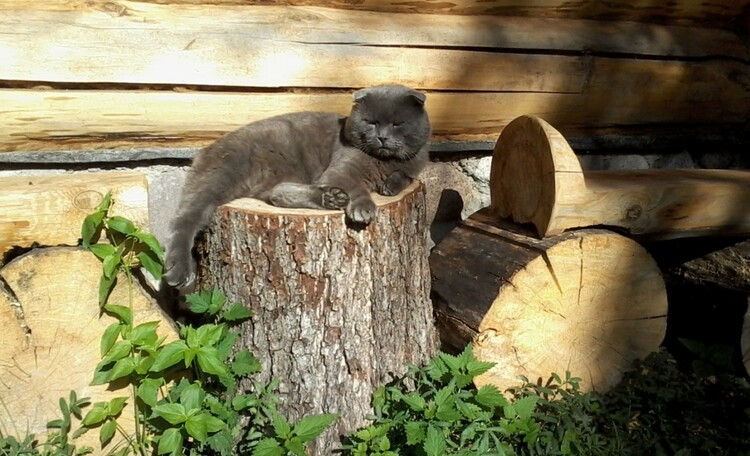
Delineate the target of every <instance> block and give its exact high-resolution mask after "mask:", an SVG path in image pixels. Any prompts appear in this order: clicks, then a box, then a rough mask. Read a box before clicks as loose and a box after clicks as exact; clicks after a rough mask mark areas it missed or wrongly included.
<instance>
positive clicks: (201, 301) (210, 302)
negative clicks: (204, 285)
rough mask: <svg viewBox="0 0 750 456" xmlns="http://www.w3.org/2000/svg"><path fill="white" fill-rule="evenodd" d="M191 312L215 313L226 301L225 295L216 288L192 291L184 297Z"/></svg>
mask: <svg viewBox="0 0 750 456" xmlns="http://www.w3.org/2000/svg"><path fill="white" fill-rule="evenodd" d="M185 301H186V302H187V303H188V306H189V308H190V310H191V311H192V312H195V313H207V314H209V315H216V314H217V313H218V312H219V311H220V310H221V309H222V308H223V307H224V304H226V302H227V298H226V296H224V294H223V293H222V292H221V291H219V290H218V289H216V288H212V289H210V290H204V291H201V292H200V293H193V294H190V295H187V296H186V297H185Z"/></svg>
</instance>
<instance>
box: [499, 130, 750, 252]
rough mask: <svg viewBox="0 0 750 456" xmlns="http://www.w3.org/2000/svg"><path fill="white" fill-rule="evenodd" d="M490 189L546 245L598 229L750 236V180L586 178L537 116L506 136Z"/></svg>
mask: <svg viewBox="0 0 750 456" xmlns="http://www.w3.org/2000/svg"><path fill="white" fill-rule="evenodd" d="M490 181H491V183H490V193H491V199H492V203H491V207H492V211H493V212H494V213H495V214H496V215H497V216H499V217H509V218H511V219H512V220H513V221H515V222H517V223H531V224H533V225H534V226H535V227H536V231H537V234H538V235H539V236H542V237H544V236H553V235H556V234H559V233H562V232H563V231H565V230H567V229H571V228H581V227H591V226H608V227H617V228H621V229H624V230H626V231H628V232H629V233H631V234H633V235H644V236H648V237H650V238H653V239H656V238H659V239H670V238H679V237H695V236H706V235H747V234H750V213H748V211H747V208H748V207H750V172H748V171H736V170H708V169H649V170H623V171H590V172H585V173H584V172H583V170H582V169H581V165H580V163H579V162H578V158H577V157H576V155H575V153H574V152H573V150H572V149H571V148H570V145H569V144H568V143H567V141H566V140H565V138H564V137H563V135H562V134H560V132H559V131H557V130H556V129H555V128H553V127H552V126H551V125H550V124H549V123H548V122H547V121H545V120H543V119H542V118H539V117H536V116H521V117H519V118H518V119H515V120H514V121H513V122H511V123H510V124H509V125H508V127H507V128H505V130H503V133H502V134H501V135H500V138H499V139H498V141H497V144H496V146H495V150H494V152H493V158H492V170H491V176H490Z"/></svg>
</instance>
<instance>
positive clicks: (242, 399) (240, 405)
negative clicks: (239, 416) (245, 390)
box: [232, 394, 260, 412]
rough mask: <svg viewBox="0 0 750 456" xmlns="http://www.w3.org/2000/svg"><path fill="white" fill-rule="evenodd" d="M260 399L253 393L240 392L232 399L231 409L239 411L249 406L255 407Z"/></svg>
mask: <svg viewBox="0 0 750 456" xmlns="http://www.w3.org/2000/svg"><path fill="white" fill-rule="evenodd" d="M258 403H260V399H258V397H257V396H255V395H254V394H242V395H239V396H237V397H235V398H234V399H232V410H234V411H235V412H239V411H241V410H244V409H246V408H249V407H255V406H256V405H258Z"/></svg>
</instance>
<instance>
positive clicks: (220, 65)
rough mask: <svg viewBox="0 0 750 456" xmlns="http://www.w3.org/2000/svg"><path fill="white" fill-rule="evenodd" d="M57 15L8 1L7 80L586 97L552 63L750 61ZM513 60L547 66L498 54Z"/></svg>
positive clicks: (104, 6) (467, 19)
mask: <svg viewBox="0 0 750 456" xmlns="http://www.w3.org/2000/svg"><path fill="white" fill-rule="evenodd" d="M53 5H57V6H58V7H59V8H58V9H44V7H38V5H36V4H34V5H30V4H26V5H24V2H20V4H19V3H18V2H14V1H11V0H0V30H11V31H12V32H10V33H3V34H0V56H2V57H3V60H4V63H5V64H4V65H3V66H2V67H0V80H6V81H44V82H61V83H128V84H170V85H180V84H183V85H212V86H247V87H329V88H352V87H363V86H368V85H374V84H378V83H386V82H392V81H394V80H397V81H400V82H401V83H403V84H406V85H410V86H414V87H418V88H422V89H438V90H488V91H537V92H577V91H580V90H581V87H582V85H583V83H584V82H585V80H586V76H587V68H586V65H585V60H584V59H583V58H582V57H580V56H578V57H570V56H568V57H563V56H554V55H549V53H550V52H561V53H565V54H570V53H574V54H575V53H578V54H582V53H607V54H611V53H620V54H626V55H642V56H658V57H671V58H695V57H716V56H724V57H728V58H732V59H739V60H747V59H748V52H747V49H746V47H745V45H744V43H743V42H742V40H741V39H740V38H739V37H738V36H736V35H734V34H732V33H729V32H726V31H722V30H715V29H706V28H687V27H671V26H659V25H653V24H637V23H627V22H626V23H622V22H619V23H618V22H614V23H613V22H604V21H602V22H597V21H580V20H567V19H565V20H561V19H545V18H541V19H540V18H515V17H493V16H480V17H477V16H455V17H449V16H442V15H420V14H408V15H404V14H392V13H373V12H362V11H344V10H335V9H326V8H315V7H277V6H262V7H261V6H253V7H248V6H244V7H243V6H214V5H199V6H192V5H187V6H186V5H183V6H179V7H176V6H173V5H154V4H149V3H140V2H128V1H120V2H99V1H91V2H66V3H65V5H67V8H62V6H61V5H59V4H56V3H53ZM405 31H406V32H405ZM513 49H521V50H533V51H534V52H544V53H545V55H543V56H540V55H535V54H534V52H525V53H517V54H513V53H497V52H494V51H497V50H513ZM490 50H491V51H493V52H487V51H490ZM342 68H346V69H347V71H341V69H342Z"/></svg>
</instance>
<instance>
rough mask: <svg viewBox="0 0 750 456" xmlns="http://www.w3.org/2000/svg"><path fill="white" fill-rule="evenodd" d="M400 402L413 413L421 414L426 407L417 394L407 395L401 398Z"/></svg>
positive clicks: (423, 399)
mask: <svg viewBox="0 0 750 456" xmlns="http://www.w3.org/2000/svg"><path fill="white" fill-rule="evenodd" d="M401 400H403V401H404V402H406V405H408V406H409V408H410V409H412V410H414V411H415V412H421V411H422V410H424V409H425V407H426V406H427V401H425V398H424V397H422V396H420V395H419V393H409V394H407V395H404V396H402V397H401Z"/></svg>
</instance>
